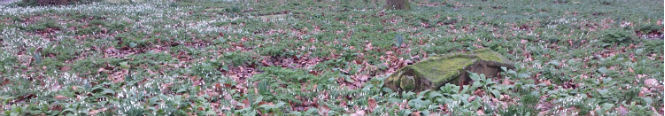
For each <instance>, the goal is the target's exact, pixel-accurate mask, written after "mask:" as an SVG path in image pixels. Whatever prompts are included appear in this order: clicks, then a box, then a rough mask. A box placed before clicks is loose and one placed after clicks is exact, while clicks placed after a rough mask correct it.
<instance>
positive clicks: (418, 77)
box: [384, 49, 514, 92]
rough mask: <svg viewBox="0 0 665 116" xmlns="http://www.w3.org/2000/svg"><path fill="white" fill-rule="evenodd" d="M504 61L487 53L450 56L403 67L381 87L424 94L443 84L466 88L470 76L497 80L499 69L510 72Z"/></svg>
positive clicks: (507, 63)
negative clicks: (477, 75)
mask: <svg viewBox="0 0 665 116" xmlns="http://www.w3.org/2000/svg"><path fill="white" fill-rule="evenodd" d="M509 62H510V61H508V60H507V59H506V58H504V57H503V56H501V55H500V54H499V53H496V52H494V51H491V50H489V49H480V50H475V51H473V52H472V53H470V54H463V53H453V54H446V55H439V56H432V57H429V58H427V59H425V60H423V61H421V62H418V63H416V64H413V65H409V66H406V67H403V68H401V69H399V70H398V71H396V72H395V73H393V74H391V75H390V76H389V77H388V78H386V79H385V80H384V87H387V88H390V89H392V90H394V91H397V92H401V91H414V92H419V91H424V90H427V89H438V88H439V87H441V86H443V85H445V84H446V83H454V84H458V85H465V84H468V83H469V81H470V80H471V79H470V77H469V76H470V74H469V72H473V73H478V74H484V75H485V76H486V77H498V76H499V75H498V74H499V72H501V71H502V70H501V67H506V68H508V69H513V68H514V67H513V66H512V65H511V64H510V63H509Z"/></svg>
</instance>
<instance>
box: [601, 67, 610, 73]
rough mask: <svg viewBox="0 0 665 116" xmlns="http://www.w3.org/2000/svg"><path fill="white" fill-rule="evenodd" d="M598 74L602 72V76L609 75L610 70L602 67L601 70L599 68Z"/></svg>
mask: <svg viewBox="0 0 665 116" xmlns="http://www.w3.org/2000/svg"><path fill="white" fill-rule="evenodd" d="M598 72H600V73H601V74H607V73H609V72H610V70H608V69H607V68H605V67H600V68H598Z"/></svg>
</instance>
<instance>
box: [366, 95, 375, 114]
mask: <svg viewBox="0 0 665 116" xmlns="http://www.w3.org/2000/svg"><path fill="white" fill-rule="evenodd" d="M367 104H368V105H369V112H374V108H376V100H374V98H369V100H367Z"/></svg>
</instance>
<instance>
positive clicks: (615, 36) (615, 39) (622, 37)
mask: <svg viewBox="0 0 665 116" xmlns="http://www.w3.org/2000/svg"><path fill="white" fill-rule="evenodd" d="M635 39H637V37H635V35H634V34H633V33H631V32H629V31H624V30H620V29H615V30H608V31H605V32H604V35H603V36H602V38H601V40H602V42H603V43H602V45H601V46H603V47H608V46H612V45H628V44H631V43H633V42H634V41H637V40H635Z"/></svg>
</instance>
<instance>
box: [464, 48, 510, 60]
mask: <svg viewBox="0 0 665 116" xmlns="http://www.w3.org/2000/svg"><path fill="white" fill-rule="evenodd" d="M473 53H474V55H475V56H478V58H479V59H481V60H485V61H494V62H509V61H508V59H506V58H505V57H503V56H501V54H499V53H497V52H494V51H492V50H490V49H478V50H474V51H473Z"/></svg>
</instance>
